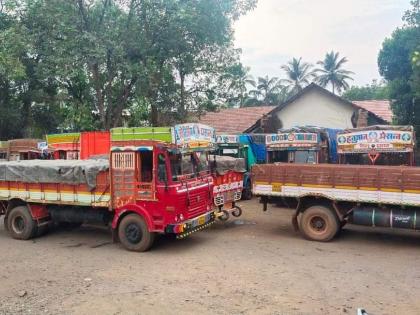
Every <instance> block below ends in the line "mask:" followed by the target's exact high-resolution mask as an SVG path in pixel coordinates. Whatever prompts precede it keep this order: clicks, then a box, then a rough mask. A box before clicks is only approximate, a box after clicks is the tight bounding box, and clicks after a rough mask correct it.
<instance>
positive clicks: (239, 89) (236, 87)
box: [221, 64, 256, 107]
mask: <svg viewBox="0 0 420 315" xmlns="http://www.w3.org/2000/svg"><path fill="white" fill-rule="evenodd" d="M221 80H223V81H225V80H226V81H227V82H228V86H227V90H228V92H231V93H234V94H235V96H234V100H235V102H236V103H239V107H243V106H244V103H245V101H246V99H248V97H249V96H248V93H247V92H248V86H251V87H255V86H256V83H255V81H254V79H253V77H252V76H251V75H250V74H249V68H248V67H243V66H242V64H237V65H234V66H232V67H231V68H230V69H229V70H228V72H227V73H225V74H224V75H222V77H221Z"/></svg>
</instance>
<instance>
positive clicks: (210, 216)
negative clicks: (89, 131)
mask: <svg viewBox="0 0 420 315" xmlns="http://www.w3.org/2000/svg"><path fill="white" fill-rule="evenodd" d="M118 133H119V131H118V130H117V131H116V132H115V133H114V134H115V135H116V138H118ZM172 133H173V136H174V137H173V139H175V141H174V143H170V142H165V141H160V140H141V139H135V140H133V141H132V142H131V144H132V145H129V144H130V141H128V140H127V139H123V140H124V141H118V139H114V140H115V141H113V147H112V148H111V153H110V158H109V160H85V161H74V160H73V161H68V160H57V161H40V160H33V161H21V162H19V163H18V162H0V215H5V218H4V222H5V228H6V229H7V231H8V232H9V234H10V235H11V236H12V237H13V238H15V239H24V240H26V239H30V238H32V237H35V236H37V235H39V234H42V233H44V232H45V231H46V229H47V228H48V227H49V226H50V225H51V224H52V223H61V222H64V223H76V224H81V223H84V222H95V223H103V224H106V225H108V224H109V225H111V227H112V232H113V239H114V240H115V241H120V242H121V243H122V245H123V246H124V247H125V248H126V249H128V250H131V251H146V250H148V249H149V248H150V247H151V246H152V245H153V242H154V239H155V236H156V235H157V234H175V235H176V236H177V237H178V238H182V237H185V236H187V235H189V234H191V233H192V232H194V231H197V230H200V229H202V228H204V227H206V226H208V225H209V224H211V223H213V222H214V219H215V215H214V212H213V210H212V203H213V199H212V191H213V179H212V176H211V174H210V171H209V169H208V165H199V164H198V162H197V161H199V159H198V158H197V157H196V153H195V150H196V148H197V146H198V147H199V148H200V150H204V149H205V147H206V146H208V147H209V150H213V149H214V148H213V147H212V145H213V144H214V142H215V137H214V130H213V129H212V128H210V127H207V126H204V125H201V124H189V125H178V126H175V127H174V128H172ZM118 143H121V144H123V145H122V146H118Z"/></svg>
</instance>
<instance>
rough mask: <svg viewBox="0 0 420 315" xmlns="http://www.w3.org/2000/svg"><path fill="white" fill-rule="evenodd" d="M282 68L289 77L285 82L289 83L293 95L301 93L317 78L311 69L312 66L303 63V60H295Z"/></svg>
mask: <svg viewBox="0 0 420 315" xmlns="http://www.w3.org/2000/svg"><path fill="white" fill-rule="evenodd" d="M281 68H282V69H283V70H284V71H285V72H286V76H287V79H285V80H283V81H284V82H286V83H287V85H288V88H289V90H290V92H291V93H292V94H296V93H298V92H300V91H301V90H302V89H303V88H304V87H305V86H307V85H308V84H309V83H310V81H311V80H312V79H313V78H314V76H315V75H314V72H313V71H312V69H311V68H312V65H311V64H309V63H307V62H303V61H302V58H299V59H296V58H293V59H292V60H291V61H289V62H288V63H287V64H286V65H283V66H282V67H281Z"/></svg>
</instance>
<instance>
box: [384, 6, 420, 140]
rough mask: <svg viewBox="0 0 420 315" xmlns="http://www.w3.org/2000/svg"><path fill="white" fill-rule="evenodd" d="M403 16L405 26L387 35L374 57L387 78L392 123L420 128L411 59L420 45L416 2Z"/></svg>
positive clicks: (416, 78)
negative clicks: (393, 119)
mask: <svg viewBox="0 0 420 315" xmlns="http://www.w3.org/2000/svg"><path fill="white" fill-rule="evenodd" d="M412 5H413V8H412V10H410V11H408V12H407V13H406V15H405V17H404V20H405V21H406V22H407V25H406V26H405V27H403V28H399V29H397V30H395V31H394V33H393V34H392V36H391V38H387V39H386V40H385V41H384V42H383V45H382V49H381V51H380V53H379V56H378V65H379V71H380V73H381V75H382V76H383V77H384V78H385V79H386V80H387V81H388V86H389V97H390V99H392V100H393V101H392V110H393V113H394V117H395V122H396V123H398V124H410V125H414V126H415V127H416V130H417V132H419V131H420V98H419V95H418V90H419V88H420V85H419V82H420V81H419V75H418V71H419V70H418V69H417V68H416V65H415V63H414V62H413V58H415V53H416V51H417V50H418V46H419V45H420V42H419V38H420V23H419V1H418V0H415V1H412Z"/></svg>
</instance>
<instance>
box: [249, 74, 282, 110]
mask: <svg viewBox="0 0 420 315" xmlns="http://www.w3.org/2000/svg"><path fill="white" fill-rule="evenodd" d="M256 87H257V89H256V90H252V91H250V92H249V93H250V94H251V95H253V96H254V97H255V98H256V99H257V100H259V103H261V104H264V105H277V104H279V100H282V99H281V97H280V96H281V95H284V89H285V87H284V86H283V85H282V84H281V81H280V80H279V79H278V78H276V77H272V78H270V77H269V76H265V77H259V78H258V83H257V85H256Z"/></svg>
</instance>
